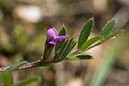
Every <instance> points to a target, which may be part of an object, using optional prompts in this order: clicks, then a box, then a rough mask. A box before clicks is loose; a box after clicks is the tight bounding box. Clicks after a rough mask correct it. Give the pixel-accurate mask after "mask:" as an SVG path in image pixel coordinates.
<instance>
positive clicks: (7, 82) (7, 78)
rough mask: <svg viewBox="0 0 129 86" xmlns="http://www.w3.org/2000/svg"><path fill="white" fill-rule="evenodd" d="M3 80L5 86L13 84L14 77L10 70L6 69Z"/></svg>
mask: <svg viewBox="0 0 129 86" xmlns="http://www.w3.org/2000/svg"><path fill="white" fill-rule="evenodd" d="M2 81H3V85H4V86H12V84H13V78H12V74H11V73H10V72H9V71H4V72H3V76H2Z"/></svg>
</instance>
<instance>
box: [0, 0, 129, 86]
mask: <svg viewBox="0 0 129 86" xmlns="http://www.w3.org/2000/svg"><path fill="white" fill-rule="evenodd" d="M96 1H97V2H96ZM128 3H129V1H128V0H99V1H98V0H65V1H61V0H37V1H36V0H35V1H34V0H29V1H26V0H0V66H1V67H2V66H7V65H12V64H14V63H17V62H20V61H23V60H26V61H28V62H31V61H35V60H38V59H40V57H41V55H42V53H43V48H44V42H45V40H46V32H47V30H48V29H49V28H51V27H55V28H56V29H57V30H58V31H59V30H60V29H61V27H62V25H63V24H64V25H65V26H66V28H67V34H68V35H70V37H74V38H75V40H77V39H78V35H79V33H78V32H80V31H81V29H82V27H83V26H84V25H85V23H86V21H87V20H88V19H89V18H91V17H94V19H95V26H94V29H93V31H92V34H91V37H92V36H94V35H98V34H100V31H101V30H100V28H102V27H103V25H104V24H106V23H107V21H109V20H111V19H112V18H118V22H117V24H116V27H115V30H117V29H125V31H126V32H125V33H123V34H121V35H120V36H118V37H116V39H117V40H120V41H121V40H122V39H123V38H125V40H124V41H122V42H127V43H129V39H128V36H129V35H128V34H129V29H128V28H129V22H128V20H129V11H128V8H129V7H128ZM121 37H123V38H122V39H121ZM116 39H113V40H110V41H108V42H106V43H104V44H103V45H101V46H98V47H96V48H94V49H91V50H89V51H88V52H86V53H85V54H89V55H93V57H94V58H95V59H94V60H90V61H71V62H70V61H69V62H68V61H64V62H61V63H57V64H54V65H51V66H46V67H39V68H32V69H28V70H25V71H18V72H14V73H13V77H14V83H17V82H19V81H21V80H24V79H27V78H29V77H31V76H35V75H39V76H41V82H34V83H32V84H31V85H29V86H73V85H74V86H75V85H78V86H87V85H88V84H89V82H90V81H91V80H92V77H93V75H94V73H95V72H96V70H97V69H98V67H99V65H101V62H103V61H104V57H106V56H105V55H107V54H108V53H109V51H110V50H112V49H114V44H115V43H116V42H118V41H116ZM118 46H123V45H122V43H121V42H119V43H118ZM128 51H129V45H126V47H125V48H124V49H123V50H122V51H121V52H120V53H118V55H117V56H116V57H115V61H114V64H113V65H112V66H111V69H110V73H108V74H106V76H107V77H106V79H105V81H104V82H103V83H104V86H108V85H111V86H127V85H128V84H129V68H128V66H129V58H128V57H129V53H128ZM107 58H108V57H107ZM100 72H101V71H100Z"/></svg>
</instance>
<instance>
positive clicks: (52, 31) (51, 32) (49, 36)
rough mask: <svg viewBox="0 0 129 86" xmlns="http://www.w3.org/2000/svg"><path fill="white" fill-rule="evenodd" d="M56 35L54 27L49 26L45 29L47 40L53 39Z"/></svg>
mask: <svg viewBox="0 0 129 86" xmlns="http://www.w3.org/2000/svg"><path fill="white" fill-rule="evenodd" d="M56 37H57V31H56V29H55V28H50V29H49V30H48V31H47V42H49V41H51V40H53V39H54V38H56Z"/></svg>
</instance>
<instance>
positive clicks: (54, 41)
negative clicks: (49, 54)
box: [49, 35, 68, 44]
mask: <svg viewBox="0 0 129 86" xmlns="http://www.w3.org/2000/svg"><path fill="white" fill-rule="evenodd" d="M67 38H68V35H66V36H58V37H57V38H55V39H53V40H52V41H50V42H49V44H57V43H59V42H60V41H62V40H63V39H67Z"/></svg>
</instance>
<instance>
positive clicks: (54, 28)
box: [51, 27, 58, 36]
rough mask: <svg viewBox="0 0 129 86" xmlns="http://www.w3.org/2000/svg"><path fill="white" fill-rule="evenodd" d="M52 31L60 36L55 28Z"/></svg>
mask: <svg viewBox="0 0 129 86" xmlns="http://www.w3.org/2000/svg"><path fill="white" fill-rule="evenodd" d="M51 29H53V31H54V32H55V34H56V36H57V35H58V33H57V30H56V29H55V28H54V27H52V28H51Z"/></svg>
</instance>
